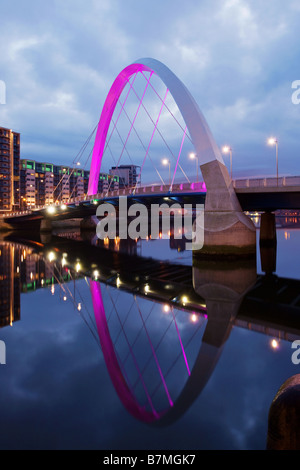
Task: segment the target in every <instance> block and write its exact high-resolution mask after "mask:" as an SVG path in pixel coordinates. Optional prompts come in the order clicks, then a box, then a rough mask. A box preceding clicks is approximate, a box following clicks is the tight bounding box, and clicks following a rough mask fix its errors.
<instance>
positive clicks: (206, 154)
mask: <svg viewBox="0 0 300 470" xmlns="http://www.w3.org/2000/svg"><path fill="white" fill-rule="evenodd" d="M144 71H146V72H150V73H154V74H156V75H157V76H158V77H159V78H160V79H161V80H162V81H163V82H164V84H165V85H166V87H167V88H168V89H169V90H170V93H171V95H172V96H173V99H174V100H175V102H176V104H177V106H178V109H179V111H180V112H181V115H182V117H183V119H184V121H185V123H186V126H187V129H188V131H189V134H190V136H191V139H192V141H193V144H194V148H195V151H196V153H197V155H198V159H199V164H200V167H201V165H204V164H206V163H210V162H213V161H215V160H218V161H219V162H220V163H222V164H223V165H224V162H223V159H222V155H221V152H220V150H219V148H218V146H217V144H216V142H215V140H214V138H213V136H212V134H211V131H210V129H209V127H208V125H207V123H206V120H205V118H204V116H203V115H202V113H201V111H200V109H199V108H198V106H197V104H196V102H195V101H194V99H193V97H192V96H191V94H190V93H189V91H188V90H187V88H186V87H185V85H184V84H183V83H182V82H181V81H180V80H179V79H178V78H177V76H176V75H175V74H174V73H173V72H172V71H171V70H170V69H169V68H168V67H166V66H165V65H164V64H163V63H161V62H159V61H158V60H155V59H151V58H147V59H139V60H138V61H136V62H134V63H133V64H131V65H129V66H127V67H125V68H124V69H123V70H122V71H121V72H120V73H119V75H118V76H117V78H116V79H115V81H114V83H113V85H112V87H111V89H110V90H109V93H108V95H107V97H106V100H105V103H104V106H103V109H102V113H101V117H100V120H99V124H98V128H97V133H96V139H95V144H94V148H93V155H92V162H91V168H90V178H89V186H88V195H90V196H92V195H94V194H96V193H97V192H98V180H99V173H100V169H101V163H102V157H103V152H104V148H105V142H106V138H107V133H108V129H109V126H110V122H111V119H112V116H113V113H114V110H115V107H116V104H117V102H118V100H119V98H120V96H121V94H122V91H123V90H124V87H125V86H126V85H127V83H128V81H129V79H130V77H132V76H133V75H134V74H138V73H139V72H144ZM224 166H225V165H224Z"/></svg>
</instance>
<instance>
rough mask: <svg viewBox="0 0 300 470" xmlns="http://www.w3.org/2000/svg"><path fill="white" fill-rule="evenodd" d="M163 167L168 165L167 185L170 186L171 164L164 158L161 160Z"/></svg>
mask: <svg viewBox="0 0 300 470" xmlns="http://www.w3.org/2000/svg"><path fill="white" fill-rule="evenodd" d="M162 164H163V165H169V185H170V186H171V162H170V160H168V158H164V159H163V160H162Z"/></svg>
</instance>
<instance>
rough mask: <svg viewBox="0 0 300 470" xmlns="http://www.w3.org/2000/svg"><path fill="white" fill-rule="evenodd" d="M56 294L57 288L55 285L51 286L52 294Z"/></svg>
mask: <svg viewBox="0 0 300 470" xmlns="http://www.w3.org/2000/svg"><path fill="white" fill-rule="evenodd" d="M54 293H55V286H54V284H52V286H51V294H52V295H54Z"/></svg>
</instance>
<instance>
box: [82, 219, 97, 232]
mask: <svg viewBox="0 0 300 470" xmlns="http://www.w3.org/2000/svg"><path fill="white" fill-rule="evenodd" d="M98 222H99V219H98V218H97V217H96V216H95V215H91V216H88V217H85V218H84V219H82V220H81V222H80V231H84V230H93V231H95V233H96V227H97V224H98Z"/></svg>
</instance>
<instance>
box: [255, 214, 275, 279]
mask: <svg viewBox="0 0 300 470" xmlns="http://www.w3.org/2000/svg"><path fill="white" fill-rule="evenodd" d="M259 247H260V259H261V269H262V271H263V272H265V273H266V274H272V273H273V272H275V271H276V258H277V236H276V218H275V214H273V213H271V212H265V213H263V214H262V215H261V222H260V234H259Z"/></svg>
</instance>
